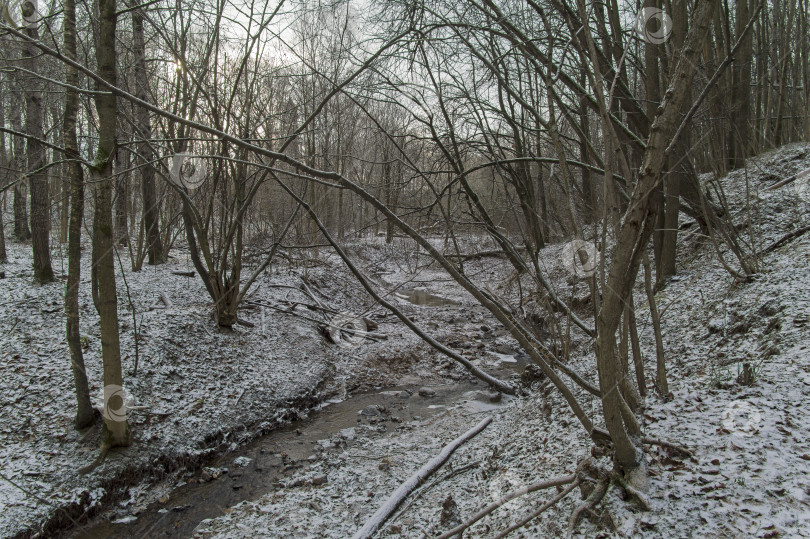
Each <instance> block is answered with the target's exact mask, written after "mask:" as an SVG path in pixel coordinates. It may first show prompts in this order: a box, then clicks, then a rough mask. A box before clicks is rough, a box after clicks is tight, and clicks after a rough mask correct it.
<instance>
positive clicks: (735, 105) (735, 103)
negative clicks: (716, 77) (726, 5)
mask: <svg viewBox="0 0 810 539" xmlns="http://www.w3.org/2000/svg"><path fill="white" fill-rule="evenodd" d="M748 2H749V0H737V2H736V4H737V13H736V16H735V23H734V29H735V31H736V36H735V39H734V41H735V42H736V41H737V40H738V39H740V37H741V36H742V32H743V30H744V29H745V26H746V24H748V19H749V18H750V17H751V14H750V11H751V10H750V6H749V4H748ZM753 42H754V34H753V32H748V33H747V34H746V36H745V38H744V39H743V42H742V46H741V47H740V49H739V50H738V51H737V54H736V55H735V57H734V67H733V71H732V77H733V78H732V80H733V82H732V88H731V114H732V121H731V124H732V125H731V131H730V133H729V135H730V138H731V144H729V149H728V151H729V167H730V168H731V169H735V168H739V167H741V166H743V164H744V163H745V158H746V157H748V156H749V155H751V150H750V148H751V127H750V126H749V124H750V118H751V57H752V52H753Z"/></svg>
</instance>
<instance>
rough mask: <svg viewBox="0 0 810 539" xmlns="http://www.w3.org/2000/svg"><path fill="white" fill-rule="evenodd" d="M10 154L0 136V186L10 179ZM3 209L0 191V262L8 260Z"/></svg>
mask: <svg viewBox="0 0 810 539" xmlns="http://www.w3.org/2000/svg"><path fill="white" fill-rule="evenodd" d="M1 90H2V85H0V91H1ZM0 125H6V107H5V101H4V100H3V99H0ZM10 155H11V153H10V152H8V151H6V138H5V137H0V178H2V179H3V181H2V182H0V186H2V187H5V186H6V185H8V183H9V180H10V179H11V174H10V170H11V167H10V166H9V160H10V159H9V156H10ZM5 209H6V193H5V191H3V192H1V193H0V264H5V263H6V262H8V255H7V254H6V231H5V229H4V227H3V210H5Z"/></svg>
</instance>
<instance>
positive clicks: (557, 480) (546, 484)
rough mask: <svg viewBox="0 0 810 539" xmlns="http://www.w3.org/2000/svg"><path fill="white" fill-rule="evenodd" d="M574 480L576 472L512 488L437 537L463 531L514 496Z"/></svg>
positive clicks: (440, 538) (447, 537)
mask: <svg viewBox="0 0 810 539" xmlns="http://www.w3.org/2000/svg"><path fill="white" fill-rule="evenodd" d="M576 480H577V476H576V474H571V475H564V476H562V477H556V478H554V479H549V480H547V481H541V482H539V483H533V484H531V485H529V486H527V487H523V488H520V489H518V490H513V491H512V492H510V493H508V494H507V495H506V496H504V497H503V498H501V499H500V500H496V501H494V502H492V503H491V504H489V505H487V506H486V507H484V508H483V509H481V510H480V511H478V512H477V513H476V514H474V515H473V516H472V517H470V518H469V519H468V520H467V521H466V522H464V523H463V524H459V525H458V526H456V527H455V528H453V529H452V530H450V531H447V532H445V533H443V534H441V535H440V536H439V537H438V539H449V538H450V537H452V536H454V535H457V534H459V533H460V532H463V531H464V530H466V529H467V528H469V527H470V526H472V525H473V524H475V523H476V522H478V521H479V520H481V519H482V518H484V517H485V516H487V515H488V514H490V513H491V512H493V511H494V510H496V509H497V508H499V507H501V506H503V505H504V504H506V503H507V502H510V501H512V500H514V499H515V498H518V497H520V496H523V495H525V494H529V493H531V492H536V491H538V490H543V489H547V488H551V487H557V486H561V485H567V484H569V483H573V482H574V481H576Z"/></svg>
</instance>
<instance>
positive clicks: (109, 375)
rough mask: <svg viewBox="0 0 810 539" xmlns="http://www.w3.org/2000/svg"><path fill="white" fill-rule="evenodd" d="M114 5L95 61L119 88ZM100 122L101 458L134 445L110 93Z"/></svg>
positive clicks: (101, 103)
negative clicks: (125, 389)
mask: <svg viewBox="0 0 810 539" xmlns="http://www.w3.org/2000/svg"><path fill="white" fill-rule="evenodd" d="M115 4H116V2H115V0H97V6H98V12H99V40H98V47H97V50H96V62H97V64H98V72H99V75H100V76H101V78H102V79H103V80H104V81H106V82H108V83H110V84H113V85H114V84H115V83H116V67H115V28H116V17H115ZM96 110H97V111H98V118H99V144H98V150H97V152H96V158H95V162H94V163H93V181H94V183H95V203H96V211H95V221H94V223H93V236H94V237H93V243H94V250H95V253H96V261H95V265H96V268H97V269H96V275H97V280H98V313H99V318H100V325H101V355H102V362H103V366H104V410H105V414H104V432H103V435H102V442H101V444H102V445H101V451H102V455H103V454H105V453H106V451H107V450H109V449H110V448H112V447H119V446H128V445H129V444H130V442H131V434H130V431H129V423H128V422H127V420H126V414H125V411H126V410H125V409H123V411H122V408H123V406H124V404H123V403H122V402H120V400H121V393H120V388H121V387H122V386H123V375H122V372H121V348H120V342H119V334H118V299H117V296H116V284H115V253H114V249H115V246H114V244H113V220H112V191H113V175H112V157H113V155H114V154H115V133H116V124H117V117H116V114H117V108H116V97H115V96H114V95H110V94H101V95H97V96H96Z"/></svg>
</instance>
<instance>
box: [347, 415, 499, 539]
mask: <svg viewBox="0 0 810 539" xmlns="http://www.w3.org/2000/svg"><path fill="white" fill-rule="evenodd" d="M491 422H492V418H491V417H488V418H486V419H484V420H483V421H481V422H480V423H478V424H477V425H476V426H474V427H473V428H471V429H470V430H468V431H467V432H465V433H464V434H462V435H461V436H460V437H458V438H456V439H455V440H453V441H452V442H450V443H449V444H447V445H446V446H444V449H442V451H441V453H439V454H438V455H437V456H436V457H434V458H433V459H432V460H431V461H430V462H428V463H427V464H425V465H424V466H422V467H421V468H420V469H419V471H418V472H416V473H415V474H414V475H412V476H411V477H410V478H408V480H407V481H405V482H404V483H402V484H401V485H400V486H399V488H398V489H397V490H395V491H394V493H393V494H391V496H390V497H389V498H388V499H387V500H386V501H385V503H383V505H382V507H380V508H379V509H378V510H377V512H376V513H374V514H373V515H372V516H371V518H370V519H368V520H367V521H366V524H365V525H364V526H363V527H362V528H360V530H359V531H358V532H357V533H355V534H354V536H353V539H367V538H370V537H371V536H373V535H374V533H375V532H376V531H377V530H379V529H380V527H382V525H383V524H385V522H386V521H387V520H388V519H389V518H391V515H393V514H394V511H396V510H397V507H399V506H400V504H401V503H402V502H403V501H405V499H406V498H407V497H408V496H409V495H410V494H411V493H412V492H413V491H414V490H416V488H417V487H419V486H420V485H421V484H422V483H424V482H425V480H426V479H427V478H428V477H430V476H431V475H433V474H434V473H435V472H436V471H437V470H438V469H439V468H441V467H442V465H444V463H445V462H447V459H449V458H450V456H451V455H452V454H453V453H454V452H455V450H456V449H458V448H459V447H460V446H461V445H462V444H464V443H465V442H467V441H468V440H470V439H472V438H473V437H474V436H476V435H477V434H478V433H480V432H481V431H482V430H484V429H485V428H486V427H487V425H489V424H490V423H491Z"/></svg>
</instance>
